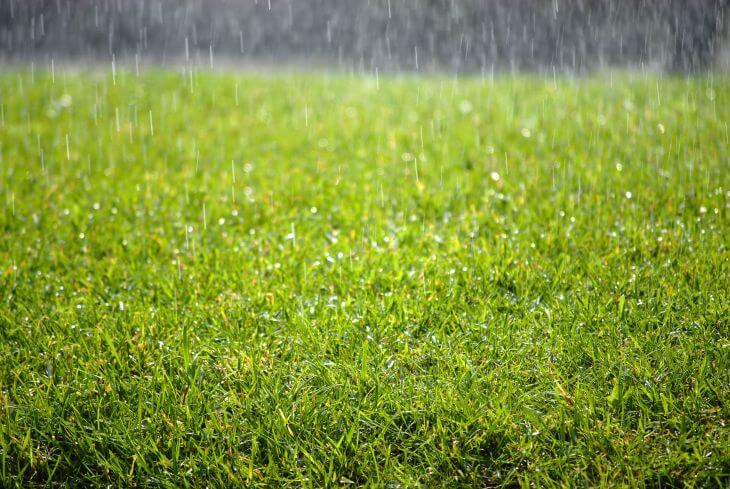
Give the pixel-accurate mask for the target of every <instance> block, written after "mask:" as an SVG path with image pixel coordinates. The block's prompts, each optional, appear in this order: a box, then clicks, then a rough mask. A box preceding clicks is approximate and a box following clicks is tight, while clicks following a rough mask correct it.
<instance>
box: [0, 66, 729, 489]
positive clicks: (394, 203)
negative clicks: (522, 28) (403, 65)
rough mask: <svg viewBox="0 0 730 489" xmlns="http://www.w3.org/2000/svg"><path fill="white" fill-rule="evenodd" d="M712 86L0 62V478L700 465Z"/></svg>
mask: <svg viewBox="0 0 730 489" xmlns="http://www.w3.org/2000/svg"><path fill="white" fill-rule="evenodd" d="M729 98H730V81H729V80H728V79H727V78H726V77H721V76H718V75H716V76H705V77H697V78H690V79H681V78H669V77H661V75H647V74H630V73H629V74H613V75H611V74H604V75H600V76H599V75H596V76H594V77H590V78H558V79H557V80H553V79H541V78H533V77H527V76H526V77H507V76H504V77H498V78H496V79H495V80H493V81H490V80H486V81H485V80H481V79H478V78H475V79H469V78H464V79H455V78H449V77H430V78H429V77H425V78H417V77H404V76H401V77H387V78H383V77H381V78H380V79H379V80H376V79H368V78H357V77H349V76H345V75H326V74H319V75H317V74H297V75H291V76H286V75H283V74H269V75H255V74H246V75H244V74H224V73H217V74H215V73H203V72H197V73H194V74H193V75H192V76H190V75H189V74H185V75H184V76H183V74H181V73H175V72H155V71H150V72H146V73H143V74H141V75H140V76H139V77H137V76H136V75H135V73H134V72H133V71H132V72H129V71H124V70H121V69H120V70H117V72H116V74H115V75H114V76H112V74H111V73H100V72H98V71H92V72H83V71H81V72H79V71H77V72H70V71H60V72H59V71H57V72H56V73H54V74H51V73H39V72H35V73H31V72H30V71H24V70H18V69H13V70H10V71H6V72H5V74H3V75H2V76H0V104H2V106H1V107H2V120H1V122H0V124H1V126H0V154H1V156H0V171H1V173H0V197H1V198H2V200H0V205H1V207H0V230H1V231H2V239H0V275H1V276H0V359H1V360H0V413H1V414H0V485H2V486H6V487H12V486H27V485H45V484H51V485H68V486H96V485H99V486H101V485H109V484H111V485H115V486H116V485H125V486H163V487H177V486H204V485H209V486H213V487H224V486H230V485H237V484H240V485H247V486H317V487H321V486H338V485H350V484H356V485H366V486H382V487H401V486H402V487H412V486H419V485H423V486H448V487H455V486H482V487H483V486H518V485H519V486H525V487H527V486H531V485H534V486H537V487H557V486H563V487H564V486H584V485H586V486H607V487H608V486H647V487H660V486H662V487H668V486H674V487H683V486H704V487H713V486H716V487H721V486H727V485H728V484H729V483H730V449H729V447H730V431H729V430H730V428H729V427H728V423H730V407H729V406H728V400H729V399H730V320H729V318H730V297H729V296H730V293H729V291H730V278H729V277H730V266H729V262H728V258H729V256H730V255H729V252H728V242H729V238H730V233H729V228H728V214H729V212H730V163H729V161H730V152H729V151H728V125H727V124H728V121H729V120H730V104H729V103H728V102H729Z"/></svg>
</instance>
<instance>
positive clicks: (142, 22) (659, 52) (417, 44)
mask: <svg viewBox="0 0 730 489" xmlns="http://www.w3.org/2000/svg"><path fill="white" fill-rule="evenodd" d="M729 3H730V0H596V1H589V0H585V1H578V0H0V55H1V56H2V57H4V58H9V59H16V60H28V59H38V58H49V57H52V56H57V57H66V58H83V59H92V60H94V59H106V58H109V57H111V56H112V55H113V56H116V57H118V58H121V57H129V56H134V55H139V56H141V57H144V58H145V59H152V60H154V61H157V62H165V61H168V60H169V61H179V60H181V59H182V60H191V62H192V61H195V62H199V63H208V62H209V59H211V58H212V59H223V58H225V59H227V60H233V61H236V60H244V61H253V62H255V61H261V60H266V61H268V62H286V61H295V62H310V61H316V62H318V63H326V64H330V65H336V66H339V67H344V68H347V69H354V70H357V71H374V70H376V69H379V70H380V71H390V70H409V71H410V70H437V69H438V70H447V71H464V72H477V71H482V72H484V71H488V70H538V71H549V70H560V71H564V70H571V71H584V70H589V69H593V68H602V67H605V66H652V67H663V68H667V69H670V70H674V71H680V72H694V71H699V70H704V69H707V68H708V67H710V66H711V65H712V63H713V61H714V59H715V58H716V51H717V49H718V46H719V45H720V42H721V40H722V37H723V35H724V34H726V32H725V31H726V29H727V23H726V15H727V14H726V11H727V6H728V4H729Z"/></svg>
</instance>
